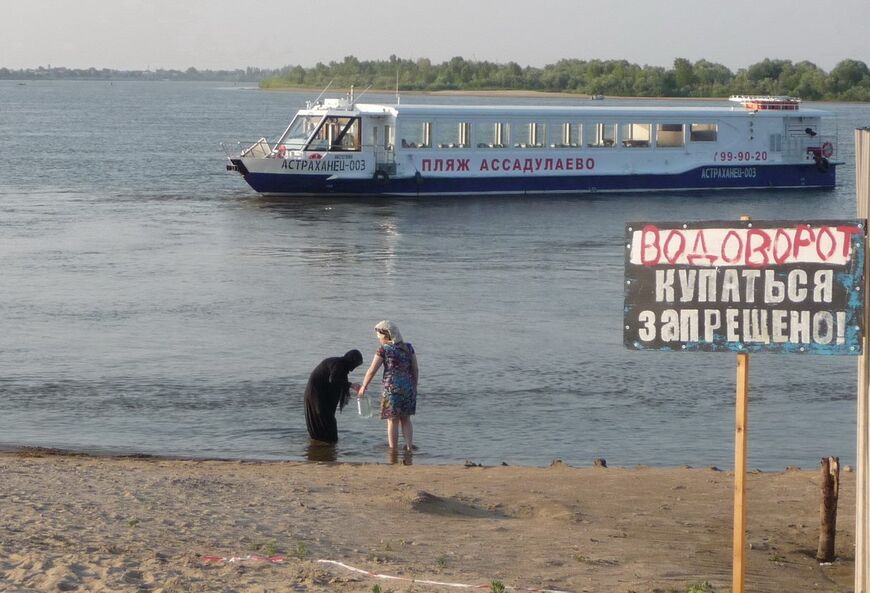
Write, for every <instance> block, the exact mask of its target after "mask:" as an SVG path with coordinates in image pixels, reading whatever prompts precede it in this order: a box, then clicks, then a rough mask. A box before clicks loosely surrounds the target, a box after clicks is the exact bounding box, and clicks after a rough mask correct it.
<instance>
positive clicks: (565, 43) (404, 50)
mask: <svg viewBox="0 0 870 593" xmlns="http://www.w3.org/2000/svg"><path fill="white" fill-rule="evenodd" d="M0 6H2V7H3V9H4V10H3V16H2V19H0V67H3V66H5V67H7V68H32V67H38V66H47V65H48V64H51V65H52V66H67V67H70V68H84V67H90V66H94V67H97V68H117V69H130V70H140V69H146V68H150V69H152V70H153V69H157V68H176V69H186V68H188V67H190V66H193V67H195V68H199V69H223V68H229V69H232V68H244V67H246V66H258V67H264V68H275V67H280V66H284V65H288V64H294V65H295V64H300V65H303V66H312V65H314V64H315V63H317V62H318V61H320V62H329V61H330V60H341V59H342V58H343V57H344V56H347V55H355V56H357V57H358V58H360V59H384V58H388V57H389V56H390V54H395V55H397V56H399V57H403V58H420V57H426V58H429V59H431V60H432V61H433V62H442V61H444V60H448V59H450V58H451V57H453V56H462V57H464V58H466V59H475V60H490V61H494V62H507V61H511V60H512V61H515V62H518V63H519V64H521V65H523V66H526V65H530V66H542V65H544V64H549V63H553V62H555V61H556V60H559V59H561V58H578V59H586V60H589V59H596V58H597V59H603V60H608V59H626V60H628V61H630V62H634V63H638V64H650V65H656V66H670V65H672V63H673V60H674V58H676V57H684V58H688V59H689V60H692V61H696V60H699V59H702V58H703V59H707V60H710V61H712V62H718V63H721V64H724V65H726V66H728V67H729V68H730V69H731V70H733V71H736V70H737V69H738V68H741V67H745V66H748V65H750V64H754V63H756V62H759V61H761V60H762V59H763V58H766V57H769V58H782V59H789V60H793V61H796V62H797V61H801V60H809V61H811V62H814V63H815V64H817V65H818V66H820V67H822V68H824V69H825V70H830V69H831V68H832V67H833V66H834V65H835V64H836V63H837V62H839V61H840V60H842V59H845V58H853V59H857V60H861V61H863V62H866V63H868V64H870V0H828V1H827V2H809V1H806V0H790V1H785V0H763V1H758V0H716V1H712V0H597V1H594V2H592V1H587V0H522V1H521V0H378V1H376V0H355V1H346V0H321V1H317V0H310V1H307V2H299V1H298V0H282V1H275V0H233V1H230V0H0Z"/></svg>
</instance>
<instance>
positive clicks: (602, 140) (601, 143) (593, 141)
mask: <svg viewBox="0 0 870 593" xmlns="http://www.w3.org/2000/svg"><path fill="white" fill-rule="evenodd" d="M588 133H589V136H590V137H589V138H588V143H589V146H590V147H591V148H609V147H611V146H613V145H614V144H616V124H601V123H599V124H592V125H591V126H589V132H588Z"/></svg>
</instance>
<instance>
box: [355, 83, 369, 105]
mask: <svg viewBox="0 0 870 593" xmlns="http://www.w3.org/2000/svg"><path fill="white" fill-rule="evenodd" d="M372 84H374V83H371V84H369V86H367V87H366V88H364V89H363V92H361V93H360V94H359V97H357V98H356V99H357V101H359V98H360V97H362V96H363V95H365V94H366V93H367V92H369V89H370V88H372ZM351 89H353V87H351ZM350 104H351V107H352V106H353V101H351V102H350Z"/></svg>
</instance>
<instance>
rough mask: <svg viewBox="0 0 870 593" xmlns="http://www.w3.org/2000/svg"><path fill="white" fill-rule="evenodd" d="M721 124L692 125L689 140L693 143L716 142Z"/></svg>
mask: <svg viewBox="0 0 870 593" xmlns="http://www.w3.org/2000/svg"><path fill="white" fill-rule="evenodd" d="M718 133H719V124H692V125H691V126H689V139H690V140H691V141H692V142H716V137H717V136H718Z"/></svg>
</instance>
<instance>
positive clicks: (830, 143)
mask: <svg viewBox="0 0 870 593" xmlns="http://www.w3.org/2000/svg"><path fill="white" fill-rule="evenodd" d="M836 145H837V137H836V136H823V135H821V134H817V135H816V136H812V137H810V136H807V137H806V138H786V139H785V142H784V143H783V147H782V153H783V157H784V158H785V159H786V160H791V161H798V160H800V161H812V160H815V161H818V160H820V159H822V158H826V159H830V158H831V157H833V156H834V147H835V146H836Z"/></svg>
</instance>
